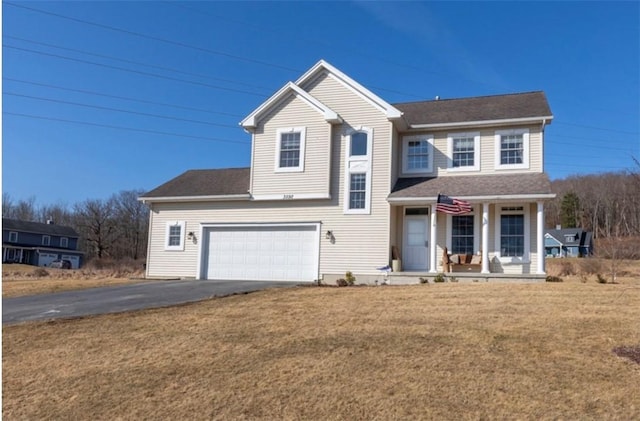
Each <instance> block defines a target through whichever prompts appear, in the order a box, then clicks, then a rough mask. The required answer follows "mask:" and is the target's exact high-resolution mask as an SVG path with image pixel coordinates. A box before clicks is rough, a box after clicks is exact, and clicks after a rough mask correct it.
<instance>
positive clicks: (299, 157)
mask: <svg viewBox="0 0 640 421" xmlns="http://www.w3.org/2000/svg"><path fill="white" fill-rule="evenodd" d="M305 134H306V130H305V128H304V127H290V128H286V129H279V130H278V135H277V139H276V145H277V147H276V172H292V171H293V172H295V171H304V148H305Z"/></svg>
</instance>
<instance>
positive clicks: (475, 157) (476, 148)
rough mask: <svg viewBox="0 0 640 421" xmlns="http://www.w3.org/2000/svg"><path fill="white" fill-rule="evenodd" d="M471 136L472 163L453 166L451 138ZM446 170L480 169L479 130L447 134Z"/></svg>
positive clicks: (464, 170)
mask: <svg viewBox="0 0 640 421" xmlns="http://www.w3.org/2000/svg"><path fill="white" fill-rule="evenodd" d="M461 137H465V138H466V137H473V165H472V166H471V165H470V166H467V167H454V166H453V139H458V138H461ZM447 171H450V172H466V171H480V132H462V133H449V134H447Z"/></svg>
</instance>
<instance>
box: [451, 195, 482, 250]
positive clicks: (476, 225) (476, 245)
mask: <svg viewBox="0 0 640 421" xmlns="http://www.w3.org/2000/svg"><path fill="white" fill-rule="evenodd" d="M476 210H477V209H476V206H473V210H472V211H471V212H472V216H473V251H474V252H475V253H477V252H479V251H480V226H481V220H480V215H481V213H482V212H476ZM453 216H454V215H449V214H447V250H449V252H451V253H452V248H453V239H452V236H453ZM456 216H469V214H465V215H456Z"/></svg>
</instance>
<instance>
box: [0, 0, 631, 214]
mask: <svg viewBox="0 0 640 421" xmlns="http://www.w3.org/2000/svg"><path fill="white" fill-rule="evenodd" d="M2 9H3V10H2V25H3V57H2V70H3V72H2V73H3V81H2V91H3V97H2V111H3V115H2V123H3V124H2V189H3V192H6V193H9V194H10V195H11V197H12V198H13V199H16V200H19V199H27V198H30V197H35V199H36V202H37V203H38V204H40V205H48V204H61V205H69V206H70V205H73V204H74V203H77V202H81V201H84V200H85V199H103V198H107V197H109V196H110V195H111V194H113V193H117V192H119V191H121V190H131V189H144V190H150V189H152V188H155V187H157V186H158V185H160V184H162V183H164V182H166V181H168V180H169V179H171V178H173V177H175V176H177V175H179V174H181V173H182V172H184V171H186V170H188V169H196V168H223V167H243V166H248V165H249V162H250V136H249V135H248V134H247V133H245V132H244V131H243V130H242V129H241V128H239V126H238V122H239V121H240V120H241V119H242V118H243V117H245V116H246V115H247V114H249V113H250V112H251V111H253V110H254V109H255V108H256V107H257V106H258V105H260V104H261V103H262V102H263V101H264V100H265V99H266V98H267V97H269V96H270V95H271V94H272V93H274V92H275V91H277V90H278V89H279V88H280V87H282V85H284V84H285V83H286V82H288V81H290V80H296V79H297V78H298V77H299V76H300V75H301V74H302V73H304V72H305V71H306V70H307V69H308V68H309V67H311V66H312V65H313V64H315V63H316V62H317V61H318V60H319V59H325V60H327V61H328V62H330V63H331V64H333V65H334V66H336V67H337V68H339V69H340V70H342V71H343V72H345V73H346V74H348V75H349V76H351V77H352V78H354V79H355V80H357V81H358V82H360V83H362V84H363V85H364V86H366V87H367V88H369V89H371V90H372V91H373V92H375V93H376V94H378V95H379V96H381V97H382V98H384V99H385V100H387V101H388V102H390V103H396V102H407V101H416V100H426V99H433V98H434V97H435V96H436V95H439V96H440V97H441V98H443V99H444V98H457V97H469V96H481V95H494V94H503V93H511V92H527V91H533V90H543V91H545V93H546V94H547V98H548V100H549V103H550V105H551V109H552V111H553V114H554V116H555V119H554V121H553V123H552V124H551V125H550V126H549V127H548V128H547V130H546V137H545V170H546V171H547V172H548V173H549V175H550V177H551V178H552V179H557V178H563V177H566V176H568V175H572V174H592V173H599V172H606V171H619V170H625V169H633V168H636V169H637V167H636V166H635V163H634V162H633V159H632V157H636V158H637V159H640V135H639V130H640V127H639V116H640V109H639V98H640V5H639V3H638V2H429V3H419V2H394V3H392V2H363V3H352V2H301V3H294V2H154V1H145V2H121V1H110V2H19V1H14V0H9V1H3V8H2Z"/></svg>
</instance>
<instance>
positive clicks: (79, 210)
mask: <svg viewBox="0 0 640 421" xmlns="http://www.w3.org/2000/svg"><path fill="white" fill-rule="evenodd" d="M74 213H75V220H76V225H77V228H78V230H79V231H80V234H81V238H82V240H84V243H85V245H86V251H87V253H88V257H97V258H98V259H102V258H103V257H107V256H108V255H109V252H110V250H111V249H112V248H113V246H114V244H115V242H116V240H117V235H118V232H117V225H116V222H115V218H114V214H115V212H114V203H113V200H95V199H94V200H91V199H90V200H86V201H84V202H82V203H79V204H76V205H75V206H74Z"/></svg>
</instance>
